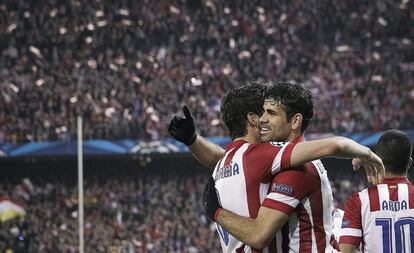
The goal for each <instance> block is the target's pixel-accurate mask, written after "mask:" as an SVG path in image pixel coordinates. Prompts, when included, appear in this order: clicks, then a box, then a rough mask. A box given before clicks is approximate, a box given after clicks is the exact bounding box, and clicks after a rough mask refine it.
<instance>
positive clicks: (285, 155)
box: [280, 143, 295, 170]
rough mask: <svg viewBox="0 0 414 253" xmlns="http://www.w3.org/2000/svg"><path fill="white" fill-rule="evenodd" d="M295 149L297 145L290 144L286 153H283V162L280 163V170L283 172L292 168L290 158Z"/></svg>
mask: <svg viewBox="0 0 414 253" xmlns="http://www.w3.org/2000/svg"><path fill="white" fill-rule="evenodd" d="M294 147H295V144H292V143H289V144H288V145H287V146H286V148H285V152H283V155H282V161H281V162H280V168H281V169H282V170H283V168H288V167H290V157H291V155H292V150H293V148H294Z"/></svg>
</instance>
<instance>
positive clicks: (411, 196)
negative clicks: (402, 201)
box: [408, 184, 414, 209]
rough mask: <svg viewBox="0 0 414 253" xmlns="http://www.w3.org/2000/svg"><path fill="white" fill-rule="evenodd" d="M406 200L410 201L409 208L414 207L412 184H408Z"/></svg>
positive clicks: (413, 187)
mask: <svg viewBox="0 0 414 253" xmlns="http://www.w3.org/2000/svg"><path fill="white" fill-rule="evenodd" d="M408 201H409V202H410V209H414V186H413V185H412V184H408Z"/></svg>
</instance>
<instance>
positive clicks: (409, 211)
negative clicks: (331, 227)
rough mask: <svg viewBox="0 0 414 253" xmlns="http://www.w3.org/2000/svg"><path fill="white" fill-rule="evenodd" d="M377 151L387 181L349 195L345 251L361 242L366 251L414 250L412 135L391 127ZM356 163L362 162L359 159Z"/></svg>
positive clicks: (343, 239)
mask: <svg viewBox="0 0 414 253" xmlns="http://www.w3.org/2000/svg"><path fill="white" fill-rule="evenodd" d="M376 153H377V154H378V156H379V157H381V158H382V161H383V163H384V166H385V178H384V181H383V183H382V184H379V185H376V186H372V187H369V188H367V189H364V190H362V191H361V192H358V193H354V194H353V195H352V196H351V197H350V198H349V200H348V201H347V203H346V208H345V214H344V218H343V220H342V229H341V238H340V245H339V246H340V248H341V251H342V252H344V253H349V252H354V250H355V249H356V248H357V247H358V245H360V244H362V249H363V252H366V253H370V252H372V253H391V252H396V253H398V252H407V253H408V252H414V186H413V185H412V184H411V183H410V182H409V181H408V179H407V172H408V169H409V168H410V166H411V163H412V158H411V154H412V145H411V142H410V139H409V138H408V136H407V135H406V134H405V133H403V132H401V131H398V130H388V131H386V132H385V133H384V134H383V135H382V136H381V137H380V139H379V141H378V144H377V149H376ZM353 164H354V165H355V166H359V165H360V164H359V161H358V159H356V160H354V161H353Z"/></svg>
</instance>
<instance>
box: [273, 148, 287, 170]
mask: <svg viewBox="0 0 414 253" xmlns="http://www.w3.org/2000/svg"><path fill="white" fill-rule="evenodd" d="M289 144H290V142H286V143H285V144H283V147H282V148H281V149H280V151H279V153H278V154H277V155H276V157H275V159H274V160H273V163H272V174H273V175H274V174H276V173H278V172H280V166H281V163H282V155H283V152H284V151H285V149H286V147H287V146H288V145H289Z"/></svg>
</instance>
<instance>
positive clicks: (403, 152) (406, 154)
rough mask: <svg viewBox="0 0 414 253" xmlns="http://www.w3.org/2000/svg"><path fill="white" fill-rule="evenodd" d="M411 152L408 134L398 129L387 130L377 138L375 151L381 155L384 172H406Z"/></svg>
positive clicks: (397, 173)
mask: <svg viewBox="0 0 414 253" xmlns="http://www.w3.org/2000/svg"><path fill="white" fill-rule="evenodd" d="M411 152H412V145H411V141H410V138H409V137H408V135H407V134H406V133H404V132H402V131H399V130H395V129H392V130H388V131H385V132H384V134H383V135H382V136H381V137H380V138H379V140H378V144H377V148H376V153H377V155H378V156H379V157H381V159H382V162H383V163H384V166H385V170H386V172H391V173H393V174H396V175H403V174H405V173H407V170H408V165H409V163H410V157H411Z"/></svg>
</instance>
